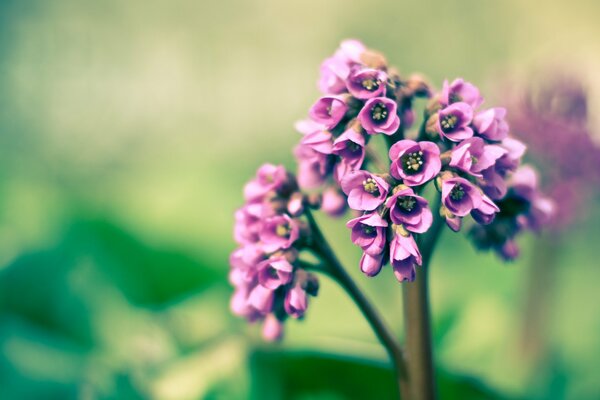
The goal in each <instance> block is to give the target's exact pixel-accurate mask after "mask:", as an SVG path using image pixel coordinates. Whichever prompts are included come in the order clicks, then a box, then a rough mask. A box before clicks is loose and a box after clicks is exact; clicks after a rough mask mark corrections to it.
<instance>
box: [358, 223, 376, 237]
mask: <svg viewBox="0 0 600 400" xmlns="http://www.w3.org/2000/svg"><path fill="white" fill-rule="evenodd" d="M361 228H362V231H363V233H364V234H365V235H372V234H373V233H375V227H374V226H370V225H365V224H361Z"/></svg>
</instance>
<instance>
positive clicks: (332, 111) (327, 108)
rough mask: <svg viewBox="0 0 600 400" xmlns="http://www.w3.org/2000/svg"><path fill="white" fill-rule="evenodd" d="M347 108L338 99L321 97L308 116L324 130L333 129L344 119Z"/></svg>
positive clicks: (342, 101)
mask: <svg viewBox="0 0 600 400" xmlns="http://www.w3.org/2000/svg"><path fill="white" fill-rule="evenodd" d="M347 110H348V106H347V105H346V103H345V102H344V100H342V99H341V98H339V97H335V96H324V97H321V98H320V99H319V100H317V102H316V103H315V104H313V106H312V107H311V108H310V110H309V112H308V114H309V115H310V117H311V118H312V120H313V121H315V122H317V123H319V124H322V125H323V126H324V127H325V128H326V129H331V128H333V127H335V126H336V125H337V124H338V123H339V122H340V121H341V120H342V118H344V115H345V114H346V111H347Z"/></svg>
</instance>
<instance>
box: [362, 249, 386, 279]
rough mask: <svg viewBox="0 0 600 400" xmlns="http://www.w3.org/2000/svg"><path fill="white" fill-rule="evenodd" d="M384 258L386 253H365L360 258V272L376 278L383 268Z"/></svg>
mask: <svg viewBox="0 0 600 400" xmlns="http://www.w3.org/2000/svg"><path fill="white" fill-rule="evenodd" d="M383 256H384V253H380V254H376V255H370V254H368V253H366V252H365V253H363V255H362V257H361V258H360V270H361V271H362V272H363V273H364V274H365V275H367V276H375V275H377V274H378V273H379V271H381V267H383Z"/></svg>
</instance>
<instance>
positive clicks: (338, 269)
mask: <svg viewBox="0 0 600 400" xmlns="http://www.w3.org/2000/svg"><path fill="white" fill-rule="evenodd" d="M306 216H307V219H308V223H309V225H310V229H311V231H312V235H313V238H314V242H313V249H314V250H315V252H316V253H317V254H318V255H319V256H320V257H321V261H322V262H323V268H322V270H323V271H324V272H326V273H327V274H329V275H330V276H331V277H332V278H333V279H335V280H336V281H337V282H338V283H339V284H340V285H341V286H342V287H343V288H344V290H345V291H346V292H347V293H348V295H349V296H350V297H351V298H352V300H354V303H356V305H357V306H358V308H359V309H360V311H361V312H362V313H363V315H364V316H365V318H366V319H367V321H368V322H369V324H370V325H371V328H372V329H373V331H374V332H375V335H376V336H377V338H378V339H379V341H380V342H381V344H382V345H383V346H384V347H385V349H386V351H387V352H388V354H389V357H390V359H391V361H392V364H393V366H394V371H395V373H396V380H397V383H398V387H399V390H400V396H401V398H402V399H409V398H410V397H409V388H408V382H407V374H406V366H405V363H404V352H403V351H402V348H401V347H400V346H399V345H398V343H397V342H396V340H395V339H394V336H393V335H392V333H391V331H390V330H389V328H388V327H387V326H386V325H385V323H384V321H383V319H382V318H381V316H380V315H379V313H378V312H377V310H376V309H375V308H374V307H373V306H372V305H371V303H370V302H369V301H368V300H367V298H366V297H365V295H364V294H363V292H362V291H361V290H360V289H359V288H358V286H356V283H355V282H354V280H352V278H351V277H350V275H348V273H347V272H346V270H345V269H344V267H343V266H342V264H341V263H340V261H339V260H338V258H337V256H336V255H335V253H334V252H333V249H332V248H331V246H330V245H329V243H328V242H327V241H326V240H325V237H324V236H323V233H322V232H321V230H320V229H319V226H318V225H317V223H316V221H315V219H314V217H313V216H312V213H311V212H310V211H309V210H307V211H306Z"/></svg>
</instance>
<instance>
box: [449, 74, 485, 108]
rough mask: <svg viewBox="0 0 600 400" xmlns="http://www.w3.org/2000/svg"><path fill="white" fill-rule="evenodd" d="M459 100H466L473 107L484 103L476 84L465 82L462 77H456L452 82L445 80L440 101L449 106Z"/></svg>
mask: <svg viewBox="0 0 600 400" xmlns="http://www.w3.org/2000/svg"><path fill="white" fill-rule="evenodd" d="M458 102H464V103H467V104H468V105H470V106H471V107H472V108H477V107H479V106H480V105H481V103H483V98H482V97H481V95H480V94H479V89H477V87H476V86H475V85H473V84H472V83H470V82H465V81H464V80H463V79H462V78H458V79H455V80H454V81H453V82H452V83H451V84H449V83H448V81H447V80H445V81H444V86H443V87H442V93H441V99H440V103H441V104H442V105H443V106H448V105H450V104H453V103H458Z"/></svg>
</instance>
